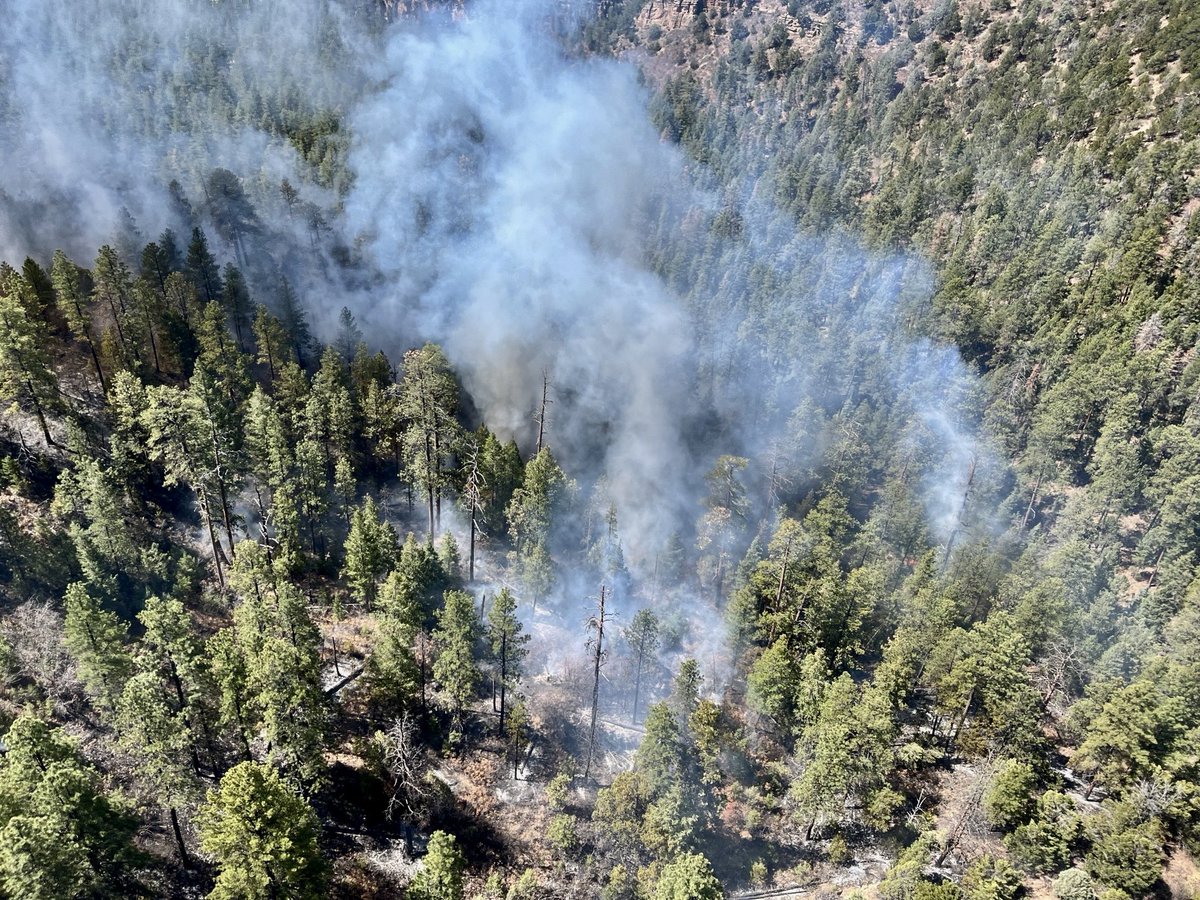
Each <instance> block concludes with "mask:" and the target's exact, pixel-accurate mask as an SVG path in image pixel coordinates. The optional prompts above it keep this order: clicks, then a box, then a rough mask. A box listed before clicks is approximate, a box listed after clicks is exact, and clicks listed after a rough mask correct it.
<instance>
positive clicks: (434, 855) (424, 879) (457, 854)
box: [408, 831, 466, 900]
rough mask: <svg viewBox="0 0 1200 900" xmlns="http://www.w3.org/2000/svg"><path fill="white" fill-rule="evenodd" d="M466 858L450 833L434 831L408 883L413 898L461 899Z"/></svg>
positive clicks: (420, 899) (425, 899) (414, 899)
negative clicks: (415, 872) (416, 870)
mask: <svg viewBox="0 0 1200 900" xmlns="http://www.w3.org/2000/svg"><path fill="white" fill-rule="evenodd" d="M465 868H466V860H465V859H464V858H463V855H462V851H461V850H459V849H458V841H457V840H456V839H455V837H454V835H452V834H447V833H446V832H444V831H435V832H434V833H433V834H432V835H430V837H429V847H428V849H427V850H426V853H425V859H424V861H423V862H422V864H421V870H420V871H419V872H417V875H416V877H415V878H413V880H412V882H411V883H410V884H409V886H408V894H409V896H410V897H412V898H413V900H463V870H464V869H465Z"/></svg>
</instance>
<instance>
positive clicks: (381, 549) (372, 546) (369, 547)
mask: <svg viewBox="0 0 1200 900" xmlns="http://www.w3.org/2000/svg"><path fill="white" fill-rule="evenodd" d="M396 552H397V546H396V533H395V531H394V530H393V529H392V526H391V525H389V524H388V523H386V522H384V521H383V520H382V519H380V517H379V508H378V507H377V506H376V505H375V501H374V499H372V498H371V497H368V498H367V499H366V500H364V501H363V503H362V505H361V506H359V507H358V508H356V509H355V510H354V513H353V515H352V516H351V519H350V534H349V536H347V538H346V563H345V565H344V566H343V567H342V577H343V578H345V579H346V580H347V581H348V582H349V583H350V591H351V593H352V594H353V595H354V598H355V599H356V600H358V601H359V602H360V603H362V604H363V605H364V606H365V607H366V608H367V609H368V610H370V609H371V605H372V604H373V603H374V602H375V598H376V596H377V595H378V593H379V583H380V582H381V581H382V580H383V578H384V576H385V575H387V573H388V571H389V570H390V569H391V567H392V563H393V561H394V560H395V557H396Z"/></svg>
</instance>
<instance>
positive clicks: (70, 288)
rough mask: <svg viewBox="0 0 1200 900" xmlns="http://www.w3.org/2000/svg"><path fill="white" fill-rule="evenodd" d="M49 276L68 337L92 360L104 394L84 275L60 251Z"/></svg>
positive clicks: (102, 377)
mask: <svg viewBox="0 0 1200 900" xmlns="http://www.w3.org/2000/svg"><path fill="white" fill-rule="evenodd" d="M50 273H51V275H50V277H51V279H52V281H53V284H54V297H55V302H56V303H57V304H58V309H59V311H60V312H61V313H62V316H63V318H64V319H66V322H67V327H68V328H69V329H70V330H71V335H72V336H73V337H74V338H75V340H77V341H79V342H80V343H82V344H83V345H84V346H86V347H87V349H88V354H89V355H90V356H91V358H92V365H93V366H94V367H95V369H96V380H97V381H98V382H99V384H100V390H101V391H105V390H107V386H106V384H105V380H104V369H103V368H102V367H101V365H100V357H99V355H98V354H97V353H96V343H95V341H94V340H93V339H92V315H91V310H90V309H89V308H88V298H87V294H86V292H85V290H84V286H83V273H82V272H81V271H80V269H79V267H78V266H77V265H75V263H73V262H71V260H70V259H68V258H67V254H66V253H64V252H63V251H62V250H55V251H54V263H53V265H52V266H51V269H50Z"/></svg>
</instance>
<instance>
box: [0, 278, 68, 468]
mask: <svg viewBox="0 0 1200 900" xmlns="http://www.w3.org/2000/svg"><path fill="white" fill-rule="evenodd" d="M30 290H31V289H30V288H29V286H28V284H27V283H26V282H25V279H23V278H22V277H21V276H19V275H16V274H15V273H14V274H13V276H12V277H11V278H10V279H9V280H8V283H7V284H6V285H0V400H6V401H8V402H9V403H11V404H12V405H13V407H20V406H26V407H28V408H30V409H32V410H33V414H34V416H36V417H37V422H38V426H39V427H40V428H41V431H42V437H43V438H44V439H45V441H46V446H47V447H53V446H55V441H54V438H53V437H51V435H50V426H49V423H48V421H47V416H49V415H50V414H51V413H52V412H54V411H56V410H57V409H58V408H59V407H60V405H61V404H60V402H59V395H58V384H57V381H56V379H55V376H54V371H53V369H52V368H51V367H50V356H49V353H48V352H47V347H46V336H47V330H46V329H45V328H44V327H43V326H42V323H40V322H38V321H36V320H35V319H32V318H30V315H29V310H28V308H27V306H26V304H25V302H24V300H23V297H22V295H23V294H24V293H28V292H30Z"/></svg>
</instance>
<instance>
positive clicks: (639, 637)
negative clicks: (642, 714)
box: [624, 609, 659, 725]
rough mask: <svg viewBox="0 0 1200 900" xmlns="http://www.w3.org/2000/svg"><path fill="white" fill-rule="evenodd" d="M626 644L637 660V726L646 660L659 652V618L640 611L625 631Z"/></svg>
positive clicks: (634, 687)
mask: <svg viewBox="0 0 1200 900" xmlns="http://www.w3.org/2000/svg"><path fill="white" fill-rule="evenodd" d="M624 637H625V643H626V644H628V645H629V649H630V651H631V652H632V653H633V655H634V659H635V660H636V662H635V664H634V676H633V713H632V719H633V723H634V724H635V725H636V724H637V713H638V698H639V697H640V696H641V691H642V670H643V668H644V667H645V665H646V658H647V657H653V656H654V653H655V651H656V650H658V641H659V623H658V616H656V615H654V613H653V612H651V611H650V610H648V609H639V610H638V611H637V612H636V613H635V614H634V616H633V619H632V620H631V621H630V623H629V627H628V628H626V629H625V634H624Z"/></svg>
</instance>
